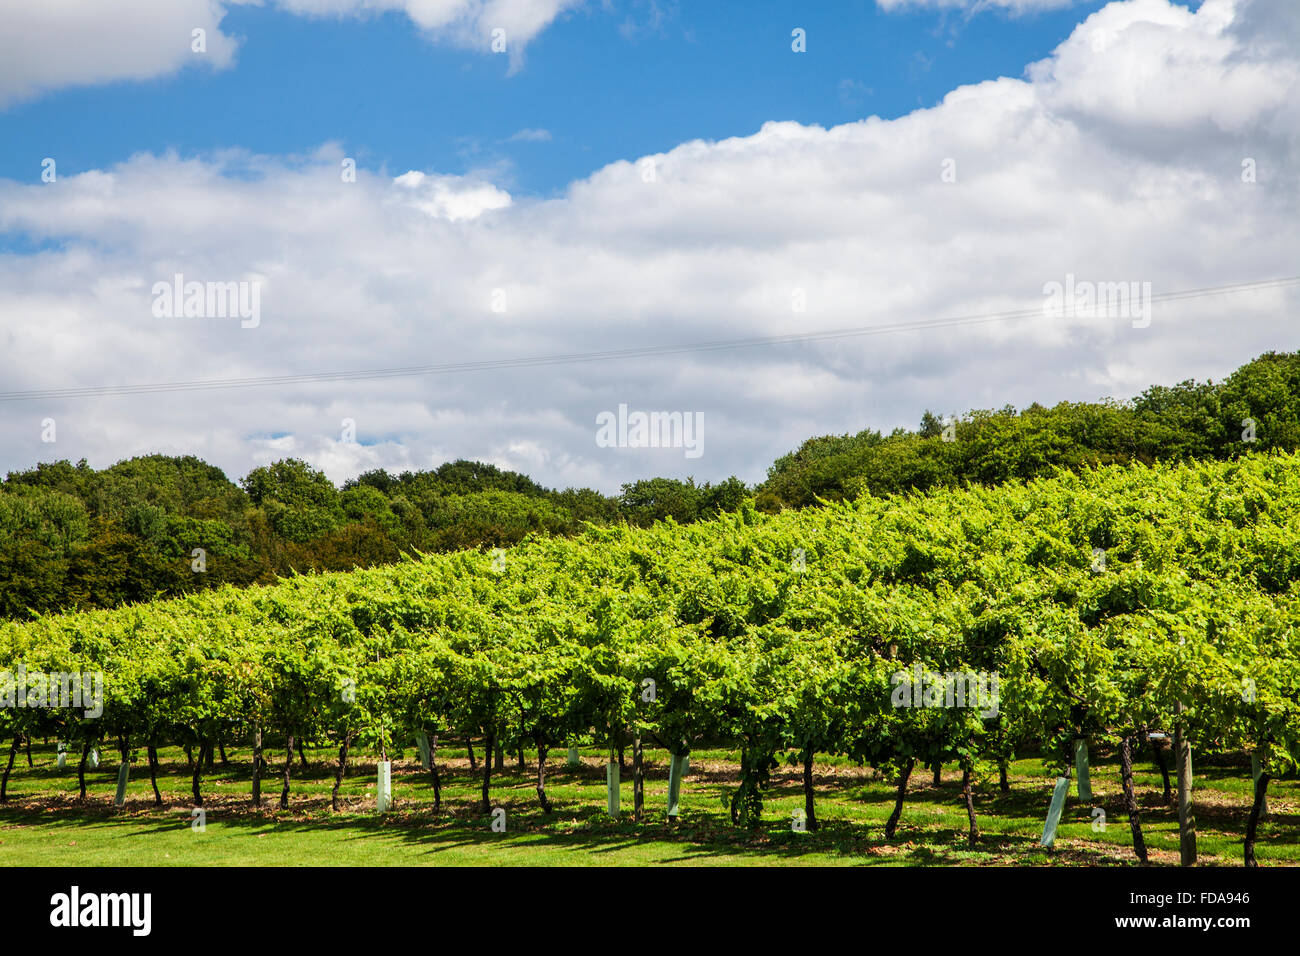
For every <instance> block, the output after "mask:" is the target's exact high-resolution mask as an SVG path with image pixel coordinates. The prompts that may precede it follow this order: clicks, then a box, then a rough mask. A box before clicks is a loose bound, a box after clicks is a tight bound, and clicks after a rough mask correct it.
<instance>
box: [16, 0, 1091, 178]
mask: <svg viewBox="0 0 1300 956" xmlns="http://www.w3.org/2000/svg"><path fill="white" fill-rule="evenodd" d="M1102 5H1103V4H1102V3H1101V2H1100V0H1094V2H1082V3H1077V4H1074V5H1073V6H1070V7H1067V8H1063V9H1056V10H1046V11H1039V12H1031V13H1029V14H1026V15H1021V16H1011V15H1010V14H1008V13H1006V12H1000V11H989V12H985V13H980V14H974V15H972V14H970V13H968V12H962V11H957V10H933V9H919V10H899V11H892V12H886V11H883V10H881V9H879V8H878V7H877V6H876V5H875V4H874V3H871V2H865V0H860V2H852V3H826V4H809V3H798V2H773V0H754V2H747V3H745V4H743V9H744V13H743V14H738V13H737V9H738V8H737V7H736V6H734V5H730V4H725V3H704V2H695V3H680V4H673V5H669V4H663V3H659V4H656V5H654V6H653V7H652V6H651V5H650V4H648V3H644V2H627V0H618V2H614V3H611V4H610V5H609V7H608V8H602V7H601V6H599V5H596V4H592V5H588V6H585V7H581V8H578V9H575V10H570V11H566V12H564V13H561V14H560V16H559V18H558V19H557V20H556V21H555V22H554V23H552V24H551V25H550V26H549V27H547V28H546V29H545V30H543V31H542V32H541V33H540V34H539V35H538V36H537V37H535V38H534V39H533V40H532V41H531V42H530V43H529V44H528V46H527V48H526V52H525V55H524V60H523V63H522V65H521V68H520V69H519V70H518V71H517V72H514V73H511V71H510V69H509V63H508V57H506V56H494V55H490V54H488V55H485V54H484V53H482V52H479V51H477V50H469V49H463V48H459V47H456V46H452V45H449V44H438V43H432V42H430V41H429V40H428V39H426V38H425V37H424V36H423V35H421V33H420V31H419V30H418V29H417V28H416V27H415V26H414V25H413V24H412V22H411V21H410V20H409V19H408V18H407V16H406V15H405V14H403V13H400V12H389V13H385V14H380V15H374V16H370V17H368V18H365V19H363V20H361V21H360V22H358V21H357V20H356V19H353V18H347V19H319V18H305V17H301V16H298V15H295V14H293V13H290V12H287V11H285V10H282V9H280V8H277V7H252V6H239V7H232V8H231V9H230V10H229V12H228V13H227V14H226V17H225V19H224V20H223V21H222V30H223V32H225V33H227V34H230V35H234V36H237V37H239V38H241V42H240V46H239V51H238V54H237V62H236V64H235V65H234V66H233V67H232V68H229V69H220V70H212V69H207V68H201V67H200V68H194V67H190V68H185V69H182V70H180V71H179V72H176V73H173V74H170V75H167V76H162V77H159V78H155V79H150V80H145V81H118V82H113V83H109V84H107V85H103V86H93V87H81V88H70V89H67V88H65V89H61V90H55V91H53V92H50V93H46V94H45V95H42V96H39V97H37V98H35V99H33V100H30V101H27V102H23V103H19V104H17V105H14V106H12V107H10V108H9V109H8V110H7V111H4V112H0V139H2V140H3V141H4V143H5V144H6V148H5V149H3V150H0V177H6V178H11V179H15V180H20V181H21V180H26V179H31V178H33V175H34V171H35V172H39V161H40V159H41V158H43V157H44V156H57V157H59V168H60V171H62V172H63V173H65V174H75V173H77V172H83V171H85V170H88V169H100V168H105V167H108V166H112V165H114V164H116V163H118V162H121V161H123V160H125V159H127V158H128V157H129V156H131V155H132V154H133V153H137V152H141V151H148V152H153V153H162V152H164V151H166V150H176V151H177V152H179V153H180V154H181V155H182V156H185V155H192V154H195V153H206V152H209V151H213V150H219V149H226V148H229V147H243V148H245V149H248V150H250V151H252V152H254V153H264V154H272V155H284V154H294V153H306V152H309V151H311V150H313V149H315V148H316V147H318V146H319V145H321V144H322V143H325V142H331V141H332V142H338V143H340V144H341V145H342V146H343V148H344V151H345V152H346V153H347V154H348V155H351V156H355V157H356V158H357V159H358V162H359V163H360V164H361V165H362V166H365V167H369V168H387V169H388V170H390V171H392V172H394V173H397V172H402V171H405V170H407V169H423V170H436V171H438V172H449V173H464V172H468V171H472V170H475V169H482V168H493V169H495V170H496V171H497V173H498V175H501V174H504V175H505V176H507V177H509V179H510V180H511V183H512V185H513V186H514V188H515V189H516V190H519V191H524V192H527V193H532V194H538V195H548V194H552V193H554V192H555V191H556V190H559V189H561V188H562V187H564V186H565V185H566V184H567V183H569V182H570V181H571V180H574V179H577V178H580V177H582V176H585V175H587V174H588V173H589V172H591V171H592V170H593V169H597V168H599V167H601V166H604V165H605V164H607V163H609V162H612V161H615V160H618V159H624V158H627V157H634V156H641V155H645V154H648V153H654V152H659V151H664V150H668V149H671V148H672V147H673V146H675V145H677V144H678V143H681V142H684V141H686V140H691V139H696V138H703V139H715V140H716V139H722V138H725V137H729V136H744V135H748V134H751V133H753V132H754V131H756V130H757V129H758V128H759V127H760V126H761V125H762V124H763V123H764V122H766V121H768V120H795V121H798V122H800V123H804V124H819V125H822V126H831V125H835V124H839V123H844V122H847V121H850V120H854V119H857V118H860V117H863V116H868V115H878V116H882V117H886V118H892V117H896V116H900V115H903V114H905V113H907V112H909V111H911V110H913V109H916V108H917V107H925V106H932V105H934V104H935V103H936V102H938V101H939V100H940V99H942V97H943V96H944V95H945V94H946V93H947V92H948V91H950V90H952V89H954V88H955V87H957V86H960V85H962V84H966V83H975V82H978V81H980V80H984V79H990V78H993V77H997V76H1013V77H1014V76H1020V75H1021V73H1022V71H1023V69H1024V67H1025V65H1026V64H1027V63H1030V62H1033V61H1035V60H1039V59H1041V58H1043V57H1045V56H1047V55H1048V54H1049V53H1050V52H1051V51H1052V49H1053V48H1054V47H1055V46H1056V45H1057V44H1058V43H1060V42H1061V41H1062V40H1063V39H1064V38H1065V37H1066V36H1068V35H1069V33H1070V31H1071V30H1072V29H1073V28H1074V26H1075V25H1076V24H1077V23H1078V22H1079V20H1080V19H1081V18H1082V17H1083V16H1084V15H1086V14H1087V13H1089V12H1091V11H1092V10H1095V9H1097V8H1098V7H1100V6H1102ZM795 27H801V28H803V29H804V30H805V31H806V34H807V46H808V52H807V53H805V54H802V55H796V54H794V53H793V52H792V51H791V42H792V41H791V36H790V34H791V30H792V29H793V28H795ZM521 130H545V131H547V132H548V133H549V134H550V137H551V138H550V139H549V141H540V142H539V141H535V140H533V141H528V140H523V141H514V142H511V141H509V138H510V137H511V136H513V135H515V134H516V133H518V132H519V131H521ZM503 164H509V165H508V167H503Z"/></svg>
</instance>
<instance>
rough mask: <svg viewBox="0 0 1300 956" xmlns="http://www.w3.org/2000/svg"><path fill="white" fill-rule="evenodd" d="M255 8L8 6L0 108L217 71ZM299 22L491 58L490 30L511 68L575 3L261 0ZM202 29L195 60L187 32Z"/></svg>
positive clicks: (48, 0) (177, 0) (214, 4)
mask: <svg viewBox="0 0 1300 956" xmlns="http://www.w3.org/2000/svg"><path fill="white" fill-rule="evenodd" d="M257 2H258V0H126V2H114V3H106V2H104V0H57V2H52V0H41V2H34V3H11V4H8V5H7V9H6V10H5V12H4V29H3V30H0V108H4V107H5V106H7V105H9V104H11V103H13V102H17V101H19V100H24V99H28V98H30V97H33V96H36V95H38V94H40V93H42V92H45V91H48V90H54V89H59V88H61V87H66V86H85V85H91V84H98V83H111V82H116V81H120V80H145V79H151V78H154V77H160V76H168V75H171V74H173V73H175V72H176V71H178V70H180V69H182V68H185V67H188V66H192V67H198V68H208V69H224V68H226V67H229V66H231V65H232V64H233V63H234V59H235V52H236V49H237V46H238V42H237V40H236V39H235V38H234V37H231V36H228V35H227V34H225V33H223V32H222V31H221V28H220V26H221V22H222V20H223V18H224V17H225V15H226V13H227V11H228V10H229V9H230V8H232V7H236V6H239V5H242V4H246V3H257ZM269 2H271V3H273V4H274V5H275V6H277V7H280V8H281V9H284V10H288V11H290V12H292V13H295V14H298V15H302V16H315V17H326V16H328V17H348V18H363V17H366V16H369V15H374V14H382V13H387V12H397V13H402V14H405V15H406V16H407V17H409V18H410V20H411V22H412V23H413V24H415V26H416V27H417V28H418V29H420V30H421V31H422V32H423V33H424V35H425V36H427V37H428V38H429V39H430V40H432V41H435V42H445V43H450V44H453V45H455V46H459V47H464V48H467V49H475V50H480V51H482V52H485V53H487V52H491V51H492V41H493V31H494V30H498V29H499V30H501V31H504V33H503V34H501V35H500V36H501V38H502V40H503V42H504V44H505V52H506V53H507V54H509V59H510V63H511V69H512V70H513V69H518V67H519V65H520V63H521V62H522V59H521V58H522V54H523V50H524V48H525V47H526V46H527V45H528V43H529V42H530V41H532V40H533V39H534V38H535V37H536V36H537V35H538V34H539V33H540V32H541V31H542V30H543V29H545V28H546V27H547V26H548V25H549V24H550V23H551V22H552V21H553V20H554V19H555V18H556V17H557V16H559V15H560V13H562V12H563V11H564V10H566V9H570V8H572V7H574V6H576V5H577V4H579V3H580V2H581V0H269ZM195 30H202V31H204V36H203V45H204V46H205V47H206V49H205V50H203V51H201V52H196V51H195V49H194V46H195V45H196V44H195V43H194V31H195Z"/></svg>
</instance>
